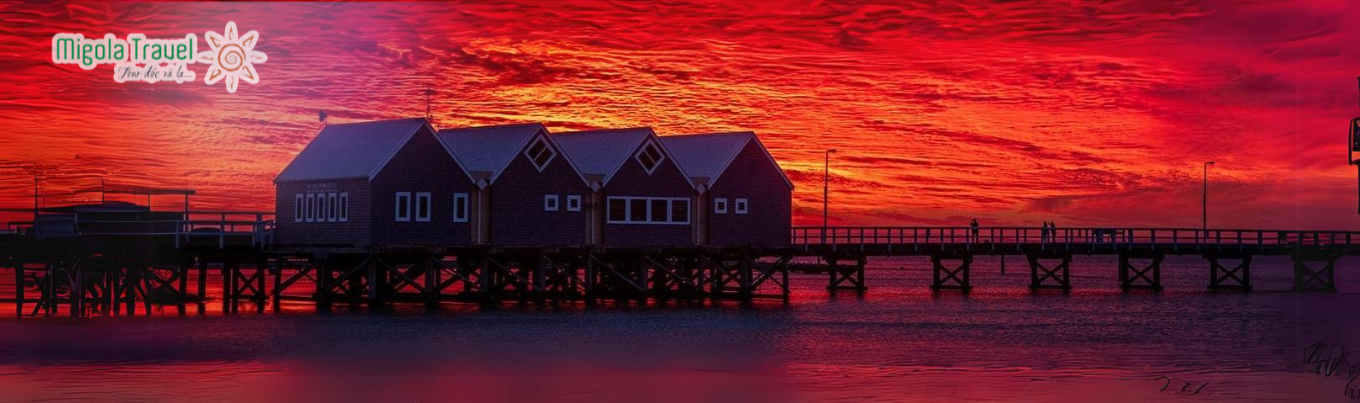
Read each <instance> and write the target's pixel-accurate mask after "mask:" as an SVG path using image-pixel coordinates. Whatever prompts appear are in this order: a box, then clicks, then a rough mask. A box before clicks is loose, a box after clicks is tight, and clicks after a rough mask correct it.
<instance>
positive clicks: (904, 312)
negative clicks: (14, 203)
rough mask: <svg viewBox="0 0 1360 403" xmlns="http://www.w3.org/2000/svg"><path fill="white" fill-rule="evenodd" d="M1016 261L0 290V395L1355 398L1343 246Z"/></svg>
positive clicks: (1351, 301)
mask: <svg viewBox="0 0 1360 403" xmlns="http://www.w3.org/2000/svg"><path fill="white" fill-rule="evenodd" d="M1010 259H1011V260H1009V262H1008V264H1007V272H1006V273H1005V274H1002V273H1000V267H999V265H998V264H997V263H998V261H997V258H987V257H983V258H979V259H978V261H977V262H976V263H975V267H974V272H973V281H974V287H975V288H974V290H973V292H971V293H969V294H966V295H965V294H962V293H959V292H939V293H933V292H931V291H929V289H928V288H927V286H928V285H929V282H930V271H929V266H928V262H927V261H926V260H925V259H923V258H911V259H891V260H887V259H880V260H873V261H871V267H870V269H869V272H868V273H867V278H868V283H869V284H868V285H869V287H870V290H869V291H868V292H867V293H864V294H863V295H857V294H855V293H848V292H840V293H835V294H829V293H828V292H827V291H826V290H825V286H826V281H827V279H826V278H825V277H824V276H821V275H801V274H799V275H793V277H792V286H793V295H792V296H791V298H790V300H789V301H788V302H787V303H785V302H783V301H777V300H773V301H772V300H760V301H755V302H752V303H746V304H743V303H739V302H735V301H720V302H703V303H697V302H679V303H677V302H668V303H657V302H650V303H646V304H638V303H636V302H633V303H612V302H605V303H601V304H598V305H596V306H593V307H586V306H585V305H583V304H579V303H560V304H547V305H541V306H540V305H535V304H513V303H511V304H505V305H502V306H499V307H496V308H485V307H478V306H476V305H467V304H444V305H442V306H440V307H439V308H436V309H427V308H425V307H423V306H418V305H410V306H407V305H398V306H393V307H386V308H375V309H370V308H366V307H362V306H359V307H348V306H344V305H337V306H336V307H334V308H333V309H331V310H329V311H325V312H317V311H316V309H315V307H314V306H313V305H310V304H308V303H304V302H285V303H284V307H283V308H284V309H283V312H280V313H274V312H272V311H269V310H266V311H265V312H263V313H259V312H256V311H255V310H254V309H252V308H253V306H249V305H248V304H247V306H244V307H243V308H242V309H241V310H240V312H239V313H235V314H225V313H223V312H222V309H221V306H220V304H217V303H216V302H214V303H212V304H209V305H208V306H207V307H206V308H205V309H204V311H203V312H202V313H199V312H197V310H196V309H194V308H190V309H189V312H188V313H186V314H184V315H180V314H179V313H178V312H176V309H175V308H174V307H165V308H163V310H162V312H159V313H158V314H157V315H156V316H153V317H132V318H128V317H108V318H93V319H85V320H76V319H71V318H68V317H64V316H53V317H43V318H37V319H27V318H25V319H22V320H20V319H15V318H13V312H14V310H13V306H12V305H10V306H0V314H3V315H7V317H5V318H3V319H0V400H4V401H50V400H90V401H265V402H270V401H289V402H293V401H328V402H330V401H356V402H357V401H364V402H369V401H381V402H387V401H391V402H417V401H419V402H428V401H493V402H496V401H505V402H519V401H583V402H593V401H621V402H622V401H630V402H631V401H649V402H652V401H655V402H672V401H674V402H688V401H716V402H762V401H769V402H787V401H1052V402H1058V401H1062V402H1069V401H1114V402H1123V401H1130V402H1136V401H1153V400H1155V401H1213V402H1225V401H1226V402H1255V401H1307V402H1331V401H1338V402H1340V401H1351V399H1349V398H1348V397H1347V396H1346V394H1345V393H1346V390H1347V387H1348V386H1347V385H1348V381H1349V380H1350V377H1351V374H1350V373H1349V368H1348V367H1349V365H1350V364H1349V363H1343V364H1341V368H1340V369H1339V370H1338V371H1337V373H1335V374H1332V375H1331V376H1327V375H1326V374H1317V373H1313V370H1314V369H1315V368H1316V364H1309V363H1307V362H1306V360H1305V349H1306V348H1307V347H1308V346H1310V345H1314V343H1326V345H1328V346H1334V347H1332V348H1331V349H1330V350H1327V351H1329V352H1333V353H1335V352H1338V351H1339V350H1338V349H1339V348H1341V346H1353V347H1354V349H1360V326H1358V325H1357V323H1360V322H1357V320H1360V312H1357V308H1358V307H1360V259H1356V260H1351V259H1353V258H1347V259H1343V260H1342V261H1341V262H1340V263H1339V266H1338V275H1337V279H1338V282H1339V286H1338V288H1340V292H1337V293H1293V292H1289V291H1288V289H1289V287H1290V286H1291V285H1292V282H1293V280H1292V272H1291V269H1290V267H1289V262H1288V261H1287V260H1285V259H1261V258H1258V259H1257V260H1256V261H1255V262H1254V266H1253V272H1252V277H1253V281H1254V283H1255V286H1256V291H1253V292H1251V293H1242V292H1217V293H1211V292H1208V291H1206V289H1205V288H1206V285H1207V283H1208V269H1207V263H1205V262H1204V261H1202V260H1200V259H1193V258H1168V261H1167V262H1166V263H1164V267H1163V273H1162V278H1163V281H1164V284H1165V285H1166V290H1164V291H1163V292H1161V293H1152V292H1146V291H1133V292H1127V293H1125V292H1121V291H1120V290H1119V289H1118V280H1117V276H1116V266H1115V261H1114V258H1113V257H1108V258H1107V257H1078V258H1077V260H1076V261H1075V262H1074V266H1073V272H1072V273H1073V277H1072V283H1073V286H1074V287H1075V288H1074V290H1073V291H1071V292H1070V293H1062V292H1056V291H1055V292H1047V291H1046V292H1039V293H1033V292H1031V291H1029V290H1028V288H1026V285H1027V284H1028V281H1029V278H1028V275H1029V273H1028V269H1027V267H1025V266H1024V262H1023V260H1022V259H1021V258H1018V257H1012V258H1010ZM9 278H12V277H7V278H6V281H10V280H9ZM1357 351H1360V350H1357ZM1337 355H1340V354H1337ZM1353 361H1360V360H1353ZM1358 369H1360V368H1358ZM1351 387H1352V388H1355V387H1356V386H1354V385H1352V386H1351Z"/></svg>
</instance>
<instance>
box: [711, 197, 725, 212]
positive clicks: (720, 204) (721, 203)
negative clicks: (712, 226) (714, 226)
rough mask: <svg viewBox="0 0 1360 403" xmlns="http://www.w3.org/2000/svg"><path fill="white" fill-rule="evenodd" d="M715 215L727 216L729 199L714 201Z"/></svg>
mask: <svg viewBox="0 0 1360 403" xmlns="http://www.w3.org/2000/svg"><path fill="white" fill-rule="evenodd" d="M713 214H727V198H726V197H719V198H716V199H713Z"/></svg>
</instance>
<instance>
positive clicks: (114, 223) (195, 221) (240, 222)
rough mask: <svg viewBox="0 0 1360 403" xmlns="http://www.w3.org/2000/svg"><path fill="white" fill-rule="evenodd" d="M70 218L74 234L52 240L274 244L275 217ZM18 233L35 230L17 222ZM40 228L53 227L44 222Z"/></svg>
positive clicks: (203, 213)
mask: <svg viewBox="0 0 1360 403" xmlns="http://www.w3.org/2000/svg"><path fill="white" fill-rule="evenodd" d="M67 217H69V224H68V225H70V226H71V227H70V231H71V232H70V233H66V234H62V235H56V236H53V235H46V234H45V235H43V237H44V238H48V237H58V238H59V237H75V236H90V237H173V239H174V245H175V248H177V249H178V248H179V247H180V246H181V245H183V244H187V243H189V242H191V241H194V240H198V239H204V238H207V239H215V240H216V241H217V247H218V248H219V249H224V248H226V247H227V245H228V244H229V243H231V242H232V241H233V240H236V239H243V240H249V242H250V243H249V246H250V247H264V246H266V245H268V244H269V243H270V242H272V241H273V235H274V219H273V217H274V214H273V213H266V212H231V211H186V212H163V211H157V212H140V213H135V214H133V216H132V217H131V218H121V217H120V218H119V219H88V218H87V219H83V220H81V219H76V217H75V216H74V215H67ZM10 225H13V226H14V227H13V228H14V230H15V231H16V232H20V231H23V230H26V229H31V228H32V227H33V222H15V223H10ZM38 225H39V226H42V225H50V224H46V223H44V222H42V221H40V222H39V223H38Z"/></svg>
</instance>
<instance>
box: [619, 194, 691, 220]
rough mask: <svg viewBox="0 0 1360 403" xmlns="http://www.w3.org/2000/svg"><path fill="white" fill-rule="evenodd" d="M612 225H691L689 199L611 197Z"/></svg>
mask: <svg viewBox="0 0 1360 403" xmlns="http://www.w3.org/2000/svg"><path fill="white" fill-rule="evenodd" d="M608 205H609V219H608V220H607V222H608V223H610V224H689V199H688V198H676V197H610V198H609V199H608Z"/></svg>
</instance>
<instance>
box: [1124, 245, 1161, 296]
mask: <svg viewBox="0 0 1360 403" xmlns="http://www.w3.org/2000/svg"><path fill="white" fill-rule="evenodd" d="M1165 258H1166V256H1165V255H1163V254H1161V253H1147V254H1135V253H1122V254H1120V255H1119V288H1120V289H1123V290H1125V291H1128V290H1130V289H1135V288H1142V289H1148V290H1153V291H1161V290H1162V260H1163V259H1165Z"/></svg>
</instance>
